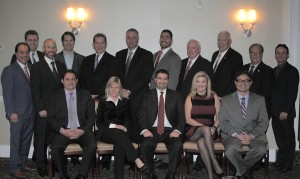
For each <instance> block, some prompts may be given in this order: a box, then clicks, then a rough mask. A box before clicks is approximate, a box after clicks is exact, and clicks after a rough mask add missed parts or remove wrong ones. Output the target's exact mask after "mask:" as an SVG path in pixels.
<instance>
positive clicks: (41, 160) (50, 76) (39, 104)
mask: <svg viewBox="0 0 300 179" xmlns="http://www.w3.org/2000/svg"><path fill="white" fill-rule="evenodd" d="M43 50H44V54H45V56H44V58H43V59H41V60H40V61H39V62H37V63H35V64H33V65H32V70H31V76H30V82H31V90H32V96H33V102H34V107H35V111H36V114H37V118H36V119H35V120H36V121H35V131H36V133H37V139H36V140H37V145H36V148H35V151H36V164H37V167H38V173H39V175H40V176H42V177H43V176H45V175H46V174H47V145H48V138H49V134H50V130H49V126H48V115H47V105H48V101H49V98H50V95H51V93H52V92H53V91H55V90H57V89H59V88H62V84H61V82H60V77H61V76H62V74H63V73H64V72H65V70H66V68H65V65H64V64H62V63H60V62H57V61H55V60H54V57H55V54H56V50H57V48H56V43H55V41H54V40H53V39H46V40H45V41H44V45H43Z"/></svg>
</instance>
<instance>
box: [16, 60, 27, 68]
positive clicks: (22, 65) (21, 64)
mask: <svg viewBox="0 0 300 179" xmlns="http://www.w3.org/2000/svg"><path fill="white" fill-rule="evenodd" d="M29 60H30V59H29ZM16 61H17V63H18V64H19V65H20V67H21V68H22V69H24V67H25V66H28V65H24V64H23V63H21V62H19V61H18V60H16Z"/></svg>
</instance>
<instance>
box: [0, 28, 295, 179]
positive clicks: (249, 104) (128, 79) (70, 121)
mask: <svg viewBox="0 0 300 179" xmlns="http://www.w3.org/2000/svg"><path fill="white" fill-rule="evenodd" d="M125 39H126V44H127V48H125V49H123V50H120V51H118V52H117V53H116V55H115V56H113V55H111V54H109V53H108V52H107V51H106V47H107V37H106V36H105V34H103V33H97V34H95V35H94V37H93V43H92V46H93V48H94V50H95V53H94V54H92V55H89V56H87V57H84V56H83V55H80V54H78V53H76V52H75V51H74V50H73V49H74V45H75V36H74V34H73V33H72V32H65V33H64V34H63V35H62V37H61V42H62V45H63V50H62V51H61V52H60V53H57V54H56V52H57V46H56V42H55V41H54V40H53V39H51V38H49V39H46V40H45V41H44V44H43V52H39V51H37V47H38V41H39V37H38V33H37V32H36V31H34V30H29V31H27V32H26V33H25V42H20V43H18V44H17V45H16V47H15V54H14V55H13V57H12V61H11V64H10V65H9V66H7V67H5V68H4V70H3V72H2V75H1V82H2V88H3V97H4V104H5V111H6V118H7V119H8V121H9V123H10V131H11V139H10V141H11V142H10V144H11V145H10V164H9V170H10V173H11V174H12V175H13V176H15V177H17V178H26V171H31V172H32V171H34V170H35V168H34V167H33V166H30V165H29V164H28V154H29V148H30V145H31V139H32V136H34V141H33V145H34V153H33V157H32V159H33V160H34V161H35V163H36V168H37V172H38V174H39V175H40V176H42V177H43V176H46V175H47V147H48V146H49V144H50V146H51V150H52V152H51V153H52V157H53V161H54V163H55V166H56V168H57V169H58V171H59V177H60V178H70V177H69V175H68V172H67V166H66V165H67V159H66V157H65V156H64V150H65V149H66V147H67V146H68V144H70V143H78V144H79V145H80V146H81V148H82V149H83V155H82V160H81V162H79V163H80V167H79V170H78V174H77V176H76V179H78V178H87V177H88V171H89V167H90V166H91V165H93V163H94V159H95V155H96V149H97V143H96V141H102V142H105V143H110V144H114V145H113V146H114V147H113V150H114V177H115V178H118V179H121V178H124V164H125V162H126V161H129V162H131V163H132V164H134V165H135V166H137V168H138V170H139V171H140V172H143V174H144V176H145V177H146V178H147V179H156V178H157V175H156V174H155V170H154V160H153V158H154V151H155V148H156V146H157V143H158V142H164V143H165V144H166V147H167V149H168V157H167V161H168V168H167V173H166V175H165V178H166V179H169V178H170V179H173V178H175V177H176V173H177V168H178V165H179V163H180V161H181V158H182V152H183V142H184V140H190V141H193V142H196V143H197V146H198V148H199V154H200V156H201V157H200V158H199V161H202V162H203V163H204V165H205V167H206V169H207V173H208V177H209V179H212V178H214V177H215V176H217V177H223V176H225V173H224V171H223V170H222V169H221V167H220V165H219V163H218V161H217V160H216V158H215V154H214V140H215V139H217V138H218V139H219V138H221V139H222V143H223V144H224V146H225V155H226V156H227V158H228V159H229V161H230V162H231V163H232V164H233V166H234V167H235V169H236V176H237V177H242V178H247V179H248V178H250V179H251V178H253V174H252V172H251V168H252V167H253V165H254V164H255V163H257V162H258V161H260V160H261V159H262V158H263V156H264V155H265V154H266V152H267V150H266V146H267V144H268V141H267V138H266V131H267V129H268V125H269V119H270V118H272V126H273V130H274V136H275V140H276V143H277V146H278V152H277V157H276V162H275V163H274V164H273V167H276V170H277V171H279V172H287V171H289V170H291V169H292V166H293V160H294V156H295V132H294V118H295V116H296V112H295V101H296V98H297V93H298V83H299V74H298V70H297V69H296V68H295V67H293V66H292V65H290V64H289V63H288V62H287V60H288V58H289V49H288V47H287V46H286V45H285V44H278V45H277V46H276V48H275V59H276V60H277V63H278V66H277V67H275V68H274V69H272V68H271V67H269V66H268V65H266V64H264V63H263V62H262V58H263V52H264V48H263V46H262V45H261V44H258V43H255V44H252V45H251V46H250V48H249V55H250V60H251V63H249V64H246V65H244V66H243V57H242V55H241V54H240V53H238V52H237V51H235V50H234V49H232V48H231V43H232V40H231V35H230V33H229V32H228V31H221V32H220V33H219V34H218V37H217V46H218V50H217V51H216V52H215V53H213V55H212V58H211V61H209V60H207V59H205V58H203V57H202V56H201V46H200V43H199V41H197V40H195V39H191V40H189V41H188V43H187V56H188V57H187V58H185V59H183V60H181V58H180V57H179V55H178V54H177V53H175V52H174V51H173V50H172V47H171V46H172V43H173V34H172V32H171V31H170V30H168V29H165V30H163V31H162V32H161V34H160V38H159V43H160V47H161V49H160V50H159V51H157V52H156V53H154V55H153V54H152V53H151V52H150V51H148V50H145V49H143V48H141V47H140V46H139V45H138V43H139V33H138V31H137V30H136V29H134V28H131V29H128V30H127V31H126V34H125ZM20 90H22V93H20ZM95 103H97V104H98V105H97V109H96V110H95ZM95 125H96V128H97V130H96V131H94V130H93V129H94V126H95ZM219 133H220V134H219ZM133 142H135V143H137V144H139V151H137V150H136V149H135V147H134V146H133ZM244 145H246V146H249V148H250V150H249V152H247V154H246V156H244V157H242V155H241V154H240V151H241V147H242V146H244ZM108 160H110V158H108ZM104 162H105V161H104V160H103V163H104Z"/></svg>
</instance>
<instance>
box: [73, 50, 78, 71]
mask: <svg viewBox="0 0 300 179" xmlns="http://www.w3.org/2000/svg"><path fill="white" fill-rule="evenodd" d="M77 66H78V55H77V53H75V52H74V59H73V64H72V69H77Z"/></svg>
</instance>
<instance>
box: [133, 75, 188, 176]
mask: <svg viewBox="0 0 300 179" xmlns="http://www.w3.org/2000/svg"><path fill="white" fill-rule="evenodd" d="M168 82H169V73H168V71H166V70H164V69H160V70H158V71H157V72H156V74H155V84H156V88H155V89H153V90H151V91H148V92H147V93H145V95H144V98H143V102H142V106H141V108H140V111H139V113H138V119H139V126H140V135H142V137H143V139H142V143H141V148H140V151H141V156H142V159H143V161H144V163H145V165H146V166H147V167H148V168H147V169H146V172H145V173H146V178H147V179H156V178H157V176H156V174H155V173H154V162H153V157H154V150H155V148H156V146H157V143H158V142H164V143H165V144H166V146H167V149H168V151H169V160H170V161H169V166H168V173H167V174H166V177H165V178H166V179H175V176H176V170H177V167H178V165H179V162H180V160H181V155H182V140H183V137H182V134H183V132H184V125H185V117H184V108H183V102H182V97H181V95H180V93H178V92H176V91H174V90H170V89H168V88H167V86H168Z"/></svg>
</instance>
